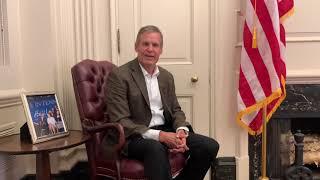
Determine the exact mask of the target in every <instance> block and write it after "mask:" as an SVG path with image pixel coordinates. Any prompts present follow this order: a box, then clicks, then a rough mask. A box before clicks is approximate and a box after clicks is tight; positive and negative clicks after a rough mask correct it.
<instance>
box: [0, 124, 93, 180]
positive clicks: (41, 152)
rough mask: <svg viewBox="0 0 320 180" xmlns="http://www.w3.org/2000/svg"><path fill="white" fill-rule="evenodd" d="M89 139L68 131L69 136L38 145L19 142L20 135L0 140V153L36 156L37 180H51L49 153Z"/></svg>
mask: <svg viewBox="0 0 320 180" xmlns="http://www.w3.org/2000/svg"><path fill="white" fill-rule="evenodd" d="M89 139H90V136H89V135H84V134H83V133H82V131H78V130H69V135H68V136H65V137H61V138H58V139H52V140H49V141H46V142H42V143H39V144H32V143H31V142H30V143H28V142H23V141H20V135H19V134H16V135H11V136H7V137H3V138H0V153H3V154H9V155H21V154H36V177H37V180H43V179H51V169H50V157H49V153H50V152H53V151H59V150H63V149H67V148H71V147H75V146H78V145H81V144H83V143H85V142H86V141H88V140H89Z"/></svg>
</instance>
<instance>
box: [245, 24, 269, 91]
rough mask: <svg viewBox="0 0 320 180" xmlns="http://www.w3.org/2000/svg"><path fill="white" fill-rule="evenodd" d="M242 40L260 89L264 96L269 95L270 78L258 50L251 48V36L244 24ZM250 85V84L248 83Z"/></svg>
mask: <svg viewBox="0 0 320 180" xmlns="http://www.w3.org/2000/svg"><path fill="white" fill-rule="evenodd" d="M243 34H244V35H243V37H244V38H245V39H244V40H243V44H244V48H245V50H246V52H247V54H248V57H249V59H250V61H251V63H252V64H253V66H254V68H255V72H256V75H257V77H258V79H259V82H260V84H261V87H262V89H263V92H264V94H265V95H266V96H267V95H270V94H271V84H270V77H269V75H268V70H267V68H266V66H265V65H264V63H263V60H262V58H261V56H260V54H259V50H258V49H254V48H252V34H251V32H250V30H249V28H248V26H247V24H246V23H245V26H244V30H243ZM249 83H250V82H249Z"/></svg>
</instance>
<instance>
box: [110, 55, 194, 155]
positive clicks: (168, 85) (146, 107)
mask: <svg viewBox="0 0 320 180" xmlns="http://www.w3.org/2000/svg"><path fill="white" fill-rule="evenodd" d="M159 71H160V74H159V76H158V83H159V89H160V94H161V100H162V104H163V109H164V113H163V114H164V117H165V121H166V124H170V125H171V126H172V128H173V129H174V130H176V129H177V128H178V127H181V126H187V127H189V128H190V130H191V131H192V128H191V126H190V124H189V123H188V122H186V117H185V114H184V112H183V111H182V110H181V107H180V105H179V103H178V100H177V97H176V93H175V85H174V79H173V76H172V74H171V73H170V72H168V71H167V70H165V69H163V68H161V67H159ZM106 97H107V98H106V104H107V114H108V116H109V118H110V121H111V122H118V123H120V124H121V125H122V126H123V127H124V132H125V136H126V138H127V143H128V140H130V138H129V137H130V136H132V135H141V134H143V133H144V132H146V131H147V130H148V129H149V128H148V126H149V123H150V121H151V109H150V103H149V98H148V91H147V87H146V83H145V79H144V76H143V73H142V71H141V68H140V66H139V62H138V60H137V59H134V60H132V61H130V62H128V63H126V64H124V65H122V66H120V67H118V68H114V69H113V71H112V72H111V73H110V74H109V77H108V81H107V89H106ZM128 138H129V139H128ZM125 152H126V148H125Z"/></svg>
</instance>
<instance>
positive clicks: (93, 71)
mask: <svg viewBox="0 0 320 180" xmlns="http://www.w3.org/2000/svg"><path fill="white" fill-rule="evenodd" d="M114 67H115V65H114V64H112V63H111V62H109V61H94V60H89V59H86V60H83V61H81V62H79V63H78V64H76V65H74V66H73V67H72V69H71V74H72V79H73V87H74V92H75V97H76V101H77V106H78V111H79V114H80V119H81V121H82V123H90V125H92V126H94V125H97V124H101V123H103V121H106V120H107V119H108V117H106V116H107V115H106V108H107V107H106V103H105V90H106V82H107V78H108V75H109V73H110V72H111V70H112V69H113V68H114ZM84 121H89V122H84ZM88 125H89V124H88Z"/></svg>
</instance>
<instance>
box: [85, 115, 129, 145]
mask: <svg viewBox="0 0 320 180" xmlns="http://www.w3.org/2000/svg"><path fill="white" fill-rule="evenodd" d="M86 121H87V122H88V121H90V120H85V121H84V122H86ZM82 127H83V129H84V130H85V131H86V132H88V133H89V134H90V135H93V134H96V133H98V132H103V131H106V130H108V129H116V130H117V131H118V133H119V141H118V144H115V145H114V147H115V149H116V150H117V151H120V150H121V149H122V148H123V146H124V143H125V141H126V139H125V135H124V131H123V127H122V125H121V124H119V123H105V124H102V125H96V126H91V125H87V124H85V123H82Z"/></svg>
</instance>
